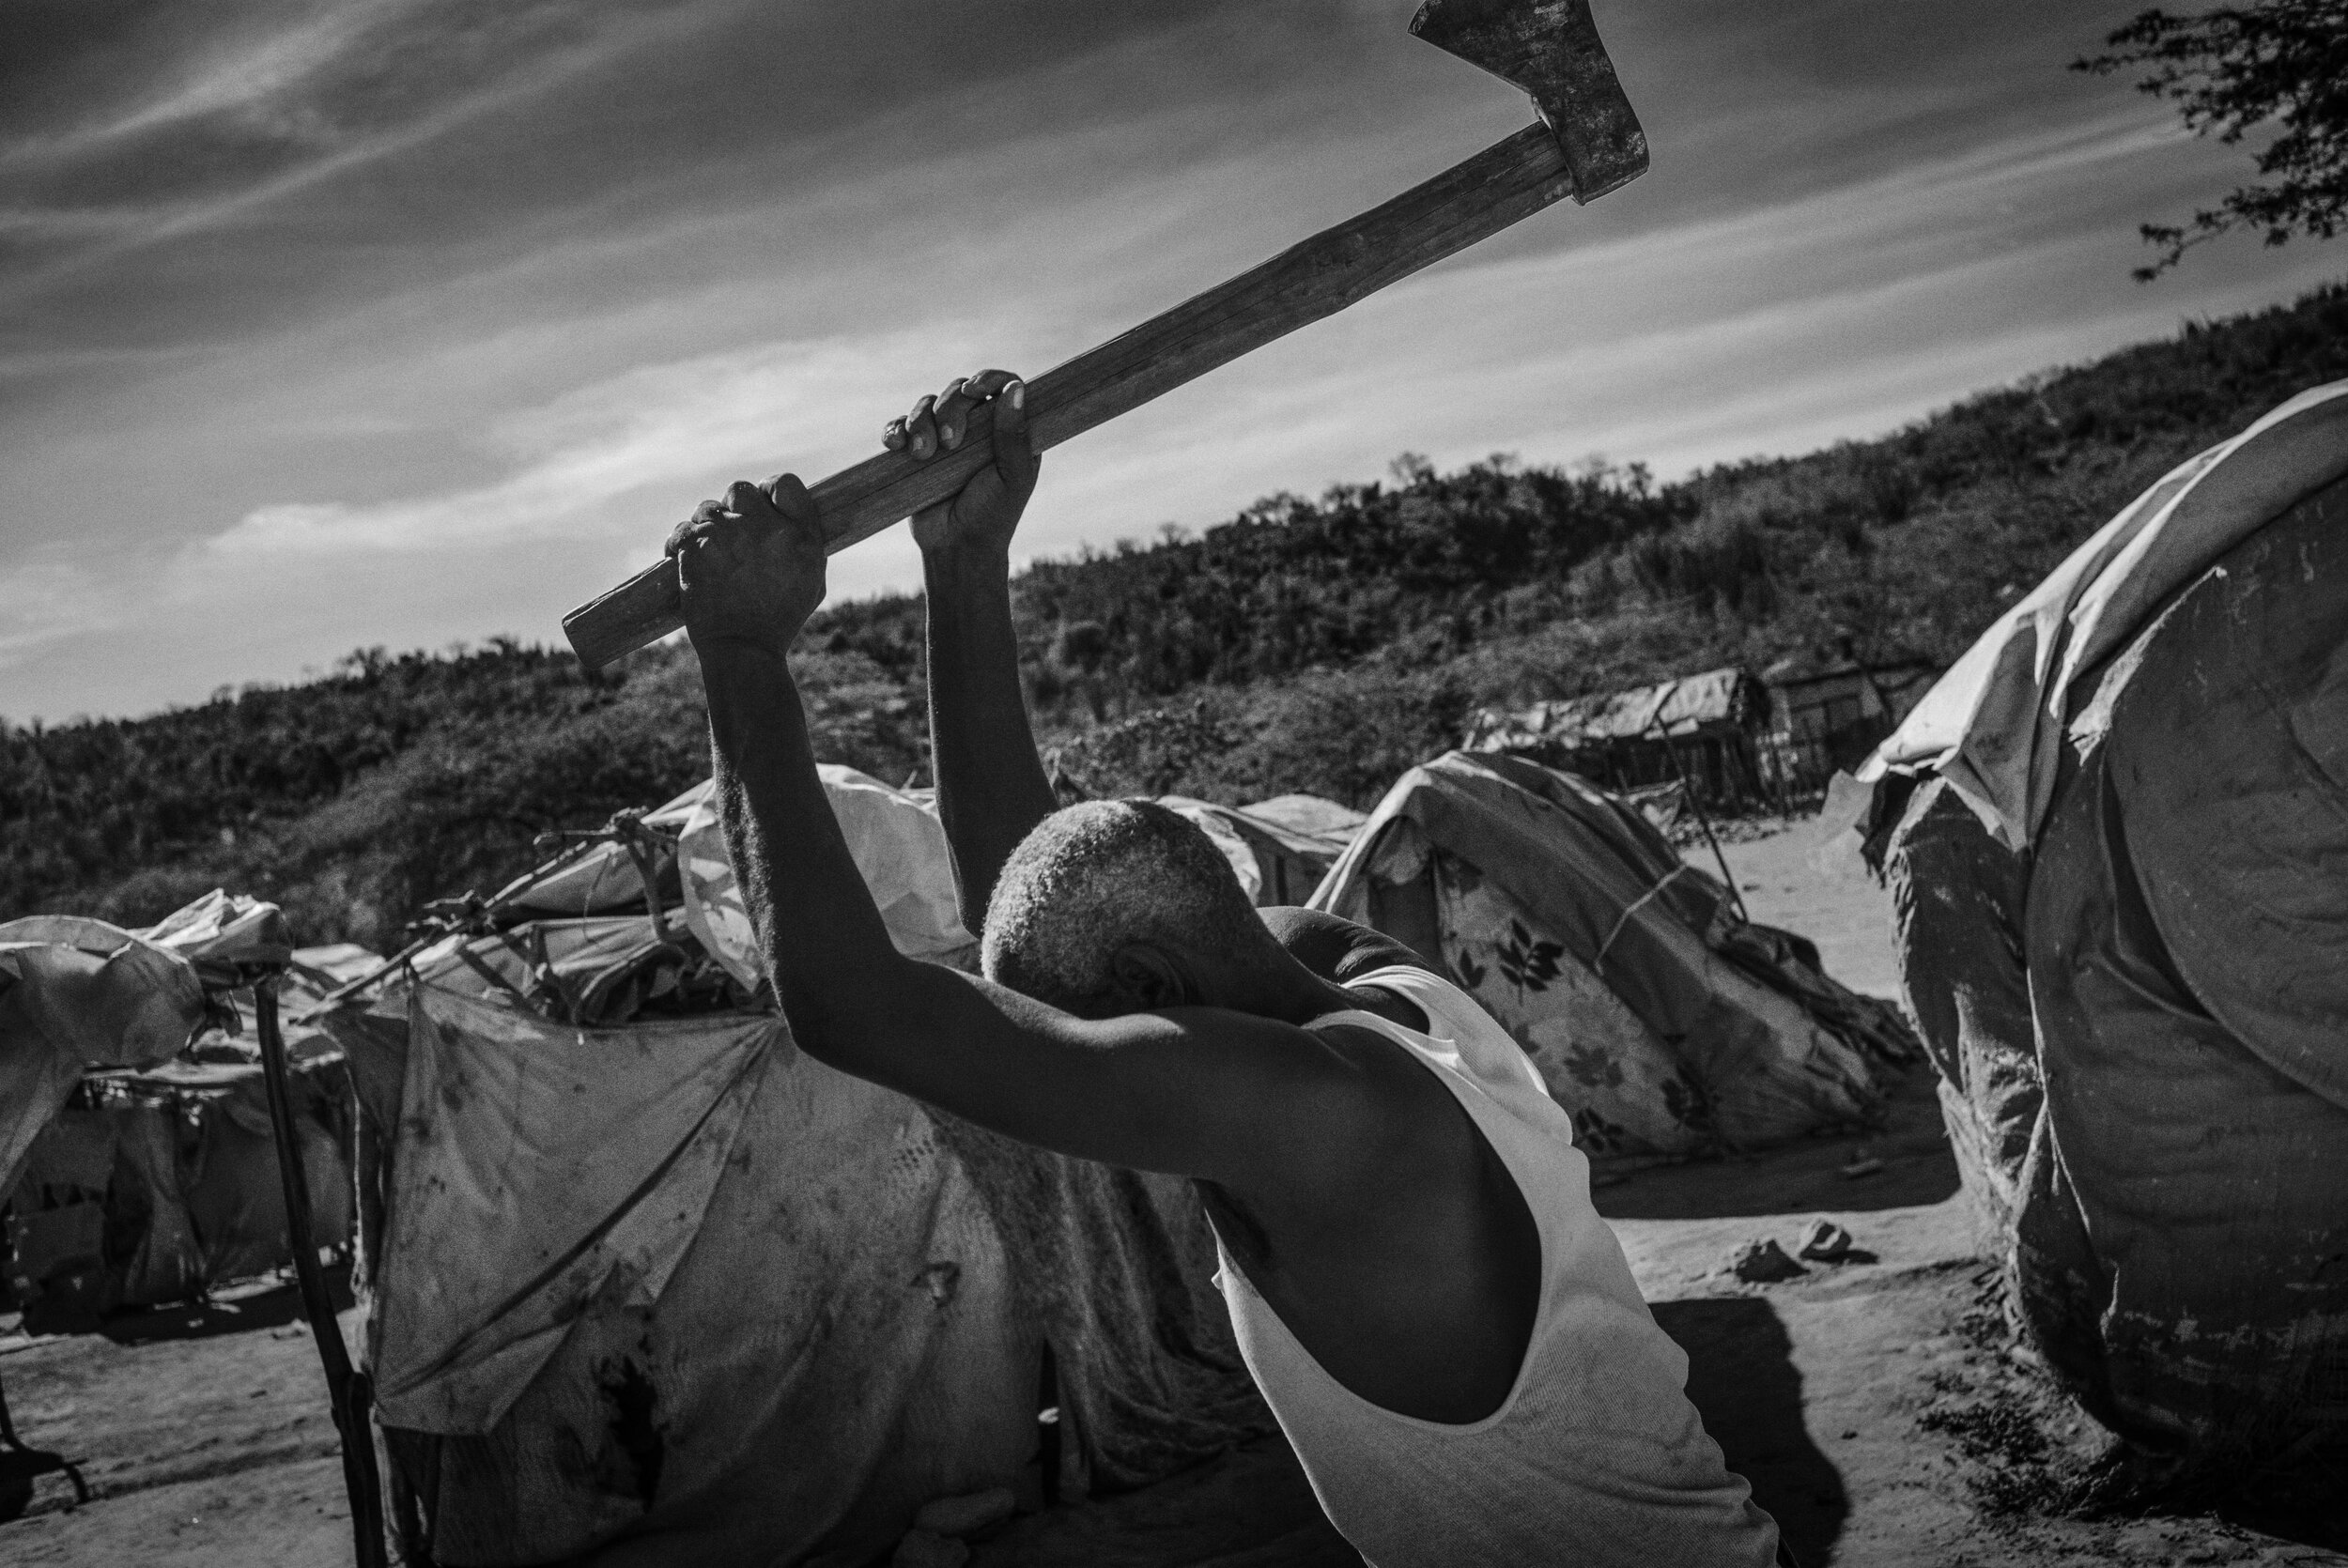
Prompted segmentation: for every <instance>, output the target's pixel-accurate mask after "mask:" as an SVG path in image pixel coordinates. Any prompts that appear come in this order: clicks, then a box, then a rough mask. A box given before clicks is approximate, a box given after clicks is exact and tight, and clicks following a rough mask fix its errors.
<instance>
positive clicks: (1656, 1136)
mask: <svg viewBox="0 0 2348 1568" xmlns="http://www.w3.org/2000/svg"><path fill="white" fill-rule="evenodd" d="M1313 907H1315V908H1318V909H1324V910H1327V911H1329V912H1331V913H1332V914H1336V915H1343V916H1345V917H1346V918H1348V919H1352V920H1358V921H1361V922H1363V923H1364V924H1367V925H1372V926H1376V927H1378V928H1379V929H1380V930H1384V931H1386V932H1388V933H1389V934H1390V935H1393V936H1396V937H1398V938H1399V939H1400V940H1402V941H1405V942H1408V943H1411V944H1412V945H1414V946H1416V947H1418V948H1419V950H1420V952H1421V955H1422V956H1423V957H1425V958H1427V959H1429V960H1430V961H1438V962H1440V963H1442V964H1443V965H1444V968H1445V969H1446V970H1447V971H1448V973H1449V974H1450V975H1451V976H1452V977H1453V978H1454V979H1455V980H1456V981H1457V982H1458V983H1459V984H1460V986H1461V987H1462V988H1463V989H1465V990H1466V991H1467V992H1470V993H1471V994H1472V995H1474V996H1475V999H1476V1000H1477V1001H1478V1002H1479V1003H1481V1004H1482V1005H1483V1006H1484V1007H1485V1008H1486V1010H1488V1011H1489V1012H1490V1013H1491V1015H1492V1016H1493V1017H1494V1018H1495V1019H1498V1020H1499V1021H1500V1022H1501V1023H1502V1024H1503V1025H1504V1026H1506V1028H1507V1030H1508V1032H1509V1033H1510V1034H1511V1035H1513V1036H1514V1037H1515V1038H1516V1039H1517V1041H1518V1043H1519V1044H1521V1045H1522V1046H1523V1047H1524V1050H1525V1052H1526V1053H1527V1054H1529V1055H1530V1056H1531V1057H1532V1058H1533V1061H1534V1063H1535V1065H1536V1066H1537V1067H1538V1068H1540V1071H1541V1075H1542V1078H1543V1079H1544V1081H1545V1082H1546V1083H1547V1084H1548V1085H1549V1090H1550V1093H1551V1094H1552V1096H1553V1097H1554V1098H1555V1099H1556V1100H1557V1102H1558V1103H1559V1104H1561V1105H1563V1106H1565V1107H1566V1108H1567V1110H1568V1111H1569V1112H1570V1113H1571V1114H1572V1115H1573V1120H1574V1129H1575V1138H1576V1142H1577V1143H1578V1144H1579V1145H1580V1146H1581V1147H1582V1149H1583V1152H1585V1153H1586V1154H1588V1155H1589V1156H1590V1158H1591V1160H1592V1161H1593V1163H1594V1164H1598V1165H1600V1166H1604V1165H1607V1164H1610V1163H1611V1164H1614V1165H1624V1164H1632V1163H1644V1162H1650V1161H1657V1160H1661V1159H1684V1158H1688V1157H1691V1156H1698V1155H1705V1154H1713V1153H1719V1152H1722V1151H1734V1150H1744V1149H1755V1148H1761V1147H1765V1146H1767V1145H1771V1144H1777V1143H1782V1142H1784V1141H1786V1140H1788V1139H1792V1138H1799V1137H1801V1136H1804V1135H1807V1134H1812V1133H1816V1132H1821V1131H1826V1130H1835V1129H1844V1128H1849V1127H1853V1126H1857V1125H1861V1124H1863V1123H1864V1122H1865V1121H1866V1120H1867V1118H1868V1117H1869V1116H1870V1115H1873V1114H1874V1112H1875V1111H1876V1109H1877V1106H1878V1105H1879V1104H1880V1102H1881V1100H1882V1099H1883V1097H1884V1094H1885V1092H1886V1091H1887V1089H1888V1086H1889V1084H1890V1081H1891V1078H1892V1075H1894V1074H1895V1073H1896V1072H1897V1071H1899V1070H1901V1069H1902V1068H1904V1067H1905V1066H1906V1065H1907V1064H1909V1063H1911V1062H1913V1061H1914V1060H1915V1059H1916V1048H1915V1044H1914V1041H1913V1038H1912V1037H1911V1036H1910V1035H1909V1034H1908V1028H1907V1025H1906V1023H1905V1022H1904V1021H1903V1020H1902V1019H1901V1018H1900V1017H1899V1015H1898V1013H1897V1012H1896V1010H1895V1009H1893V1008H1892V1007H1891V1006H1890V1005H1889V1004H1887V1003H1882V1002H1878V1001H1876V1000H1874V999H1873V998H1870V997H1864V996H1861V995H1858V994H1856V993H1854V992H1850V991H1847V990H1846V989H1845V988H1844V987H1842V986H1841V985H1839V984H1837V983H1836V982H1835V981H1834V980H1832V979H1831V978H1829V977H1828V976H1827V975H1826V974H1825V973H1824V971H1823V970H1822V969H1821V968H1820V967H1819V964H1818V959H1817V953H1816V950H1815V948H1814V947H1812V946H1811V945H1810V944H1809V943H1807V942H1805V941H1804V940H1802V939H1801V938H1800V937H1797V936H1794V935H1792V934H1790V933H1788V932H1785V931H1780V930H1772V929H1771V928H1769V927H1766V926H1759V925H1754V924H1752V923H1750V922H1748V921H1746V920H1745V919H1743V918H1742V917H1741V916H1740V915H1738V911H1737V907H1736V905H1735V904H1734V902H1733V901H1732V899H1730V897H1729V894H1728V892H1727V890H1726V889H1725V888H1724V887H1722V885H1721V884H1720V883H1719V882H1718V881H1716V880H1715V879H1713V878H1712V877H1710V876H1708V875H1707V874H1706V873H1705V872H1703V871H1702V870H1700V869H1697V868H1695V867H1693V866H1691V865H1688V864H1687V863H1685V862H1684V861H1683V860H1682V859H1681V858H1680V856H1679V854H1678V853H1676V851H1674V850H1673V848H1672V846H1671V845H1670V843H1669V842H1668V841H1666V840H1665V839H1664V838H1663V837H1662V835H1661V833H1659V832H1657V831H1656V829H1655V827H1654V825H1653V824H1652V823H1651V822H1649V821H1648V820H1647V818H1646V817H1645V815H1643V814H1642V813H1641V812H1640V811H1639V810H1638V809H1637V808H1636V807H1633V806H1632V805H1631V804H1630V803H1629V802H1627V801H1625V800H1624V799H1623V798H1622V797H1620V796H1618V795H1614V794H1611V793H1609V792H1606V791H1604V790H1600V789H1599V788H1598V787H1597V786H1596V785H1594V784H1592V783H1590V782H1589V781H1588V780H1586V779H1583V778H1582V777H1580V776H1576V775H1573V774H1569V773H1565V772H1561V771H1559V770H1556V769H1553V768H1546V767H1542V766H1541V765H1539V764H1538V763H1536V762H1532V761H1525V760H1523V759H1522V758H1516V757H1509V756H1506V755H1502V754H1498V753H1491V752H1467V751H1453V752H1449V753H1446V754H1445V755H1444V756H1442V757H1439V758H1437V759H1436V760H1435V761H1431V762H1429V763H1427V764H1425V765H1424V766H1421V767H1416V768H1413V769H1412V770H1411V771H1410V772H1409V773H1407V774H1405V775H1403V776H1402V777H1401V779H1400V780H1399V781H1398V782H1397V783H1396V785H1395V786H1394V788H1393V789H1392V790H1391V791H1389V792H1387V794H1386V797H1385V798H1384V799H1383V801H1381V802H1380V803H1379V806H1378V808H1377V809H1376V810H1375V811H1373V812H1372V813H1371V814H1370V817H1369V821H1368V822H1367V825H1366V826H1365V827H1364V828H1363V829H1362V830H1361V831H1360V833H1359V834H1358V835H1357V836H1356V838H1354V840H1353V843H1352V847H1351V848H1350V849H1349V850H1348V851H1347V852H1346V853H1345V855H1344V857H1343V858H1342V859H1341V860H1339V861H1338V863H1337V865H1336V868H1335V869H1333V870H1332V871H1331V872H1330V874H1329V877H1328V880H1327V881H1325V882H1324V883H1322V884H1321V888H1320V890H1319V891H1318V892H1317V893H1316V894H1315V895H1314V898H1313ZM1413 910H1415V911H1418V912H1419V915H1418V918H1417V919H1415V920H1413V919H1412V918H1410V917H1409V916H1410V915H1411V912H1413Z"/></svg>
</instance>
